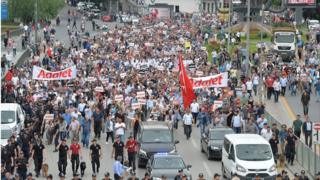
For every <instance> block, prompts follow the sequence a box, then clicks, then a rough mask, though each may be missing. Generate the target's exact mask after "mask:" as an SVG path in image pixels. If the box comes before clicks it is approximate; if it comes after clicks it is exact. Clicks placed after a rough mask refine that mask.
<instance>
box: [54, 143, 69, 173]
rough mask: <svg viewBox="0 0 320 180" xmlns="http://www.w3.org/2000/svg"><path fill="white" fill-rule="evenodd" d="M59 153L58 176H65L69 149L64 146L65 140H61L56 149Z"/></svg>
mask: <svg viewBox="0 0 320 180" xmlns="http://www.w3.org/2000/svg"><path fill="white" fill-rule="evenodd" d="M57 149H58V151H59V160H58V168H59V175H60V176H61V175H65V174H66V169H67V159H68V150H69V147H68V145H66V139H63V140H62V141H61V142H60V144H59V145H58V147H57Z"/></svg>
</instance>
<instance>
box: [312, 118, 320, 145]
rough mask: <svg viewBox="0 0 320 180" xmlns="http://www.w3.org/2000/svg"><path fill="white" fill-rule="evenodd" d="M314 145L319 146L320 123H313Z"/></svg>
mask: <svg viewBox="0 0 320 180" xmlns="http://www.w3.org/2000/svg"><path fill="white" fill-rule="evenodd" d="M313 141H314V144H320V123H313Z"/></svg>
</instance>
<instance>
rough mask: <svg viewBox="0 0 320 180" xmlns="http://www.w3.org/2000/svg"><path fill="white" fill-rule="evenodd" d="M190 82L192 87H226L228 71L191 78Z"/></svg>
mask: <svg viewBox="0 0 320 180" xmlns="http://www.w3.org/2000/svg"><path fill="white" fill-rule="evenodd" d="M191 83H192V85H193V89H199V88H207V87H227V86H228V73H227V72H225V73H221V74H216V75H213V76H207V77H199V78H192V79H191Z"/></svg>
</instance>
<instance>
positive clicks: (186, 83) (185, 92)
mask: <svg viewBox="0 0 320 180" xmlns="http://www.w3.org/2000/svg"><path fill="white" fill-rule="evenodd" d="M179 71H180V72H179V80H180V87H181V94H182V98H183V106H184V109H186V108H188V107H189V106H190V104H191V103H192V101H193V100H194V99H196V95H195V94H194V92H193V88H192V84H191V81H190V79H189V77H188V75H187V72H186V70H185V68H184V65H183V61H182V55H181V54H179Z"/></svg>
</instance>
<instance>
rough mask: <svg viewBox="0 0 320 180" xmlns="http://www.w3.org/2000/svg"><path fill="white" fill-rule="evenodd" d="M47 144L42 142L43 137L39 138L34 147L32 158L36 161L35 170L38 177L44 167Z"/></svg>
mask: <svg viewBox="0 0 320 180" xmlns="http://www.w3.org/2000/svg"><path fill="white" fill-rule="evenodd" d="M44 150H45V146H44V145H43V144H42V141H41V139H37V140H36V143H35V144H34V145H33V147H32V155H31V156H32V158H33V161H34V171H35V172H36V177H39V175H40V170H41V168H42V162H43V156H44Z"/></svg>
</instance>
